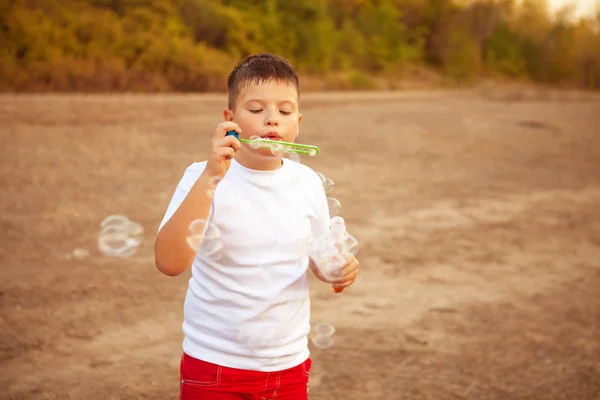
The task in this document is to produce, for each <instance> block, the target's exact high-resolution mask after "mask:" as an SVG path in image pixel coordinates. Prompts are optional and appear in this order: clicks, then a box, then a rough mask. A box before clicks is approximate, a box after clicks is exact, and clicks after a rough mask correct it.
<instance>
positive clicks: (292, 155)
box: [283, 151, 301, 164]
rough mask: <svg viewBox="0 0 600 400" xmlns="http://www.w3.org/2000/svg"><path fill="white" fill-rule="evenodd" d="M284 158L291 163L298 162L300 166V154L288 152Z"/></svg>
mask: <svg viewBox="0 0 600 400" xmlns="http://www.w3.org/2000/svg"><path fill="white" fill-rule="evenodd" d="M283 156H284V157H285V158H288V159H290V160H291V161H294V162H297V163H298V164H300V161H301V158H300V154H298V153H296V152H293V151H287V152H285V153H284V154H283Z"/></svg>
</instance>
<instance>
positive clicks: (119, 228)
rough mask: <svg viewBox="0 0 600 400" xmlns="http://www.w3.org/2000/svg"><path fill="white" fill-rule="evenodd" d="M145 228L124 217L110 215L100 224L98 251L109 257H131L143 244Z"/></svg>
mask: <svg viewBox="0 0 600 400" xmlns="http://www.w3.org/2000/svg"><path fill="white" fill-rule="evenodd" d="M143 235H144V228H143V227H142V225H140V224H138V223H137V222H133V221H130V220H129V219H128V218H127V217H125V216H123V215H110V216H108V217H106V218H105V219H104V220H103V221H102V222H101V223H100V234H99V235H98V249H99V250H100V252H101V253H102V254H104V255H105V256H108V257H130V256H132V255H133V254H135V252H136V251H137V249H138V247H139V245H140V244H141V242H142V239H143Z"/></svg>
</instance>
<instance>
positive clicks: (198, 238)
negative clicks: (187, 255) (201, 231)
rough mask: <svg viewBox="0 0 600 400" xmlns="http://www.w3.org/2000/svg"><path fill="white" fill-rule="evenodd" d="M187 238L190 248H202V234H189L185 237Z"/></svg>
mask: <svg viewBox="0 0 600 400" xmlns="http://www.w3.org/2000/svg"><path fill="white" fill-rule="evenodd" d="M185 240H186V242H187V244H188V246H189V247H190V249H192V250H194V251H195V252H198V249H199V248H200V243H202V235H189V236H188V237H186V238H185Z"/></svg>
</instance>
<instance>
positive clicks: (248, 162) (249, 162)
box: [235, 152, 283, 171]
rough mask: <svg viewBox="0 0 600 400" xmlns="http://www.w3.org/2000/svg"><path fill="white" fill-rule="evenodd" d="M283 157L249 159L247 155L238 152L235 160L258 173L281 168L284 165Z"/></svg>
mask: <svg viewBox="0 0 600 400" xmlns="http://www.w3.org/2000/svg"><path fill="white" fill-rule="evenodd" d="M281 158H282V157H269V158H259V157H248V156H247V155H246V154H243V153H241V152H238V153H237V154H236V155H235V160H236V161H237V162H238V163H239V164H240V165H242V166H243V167H246V168H248V169H255V170H258V171H274V170H276V169H279V168H281V166H282V165H283V160H282V159H281Z"/></svg>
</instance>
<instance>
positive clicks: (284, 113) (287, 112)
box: [279, 110, 292, 115]
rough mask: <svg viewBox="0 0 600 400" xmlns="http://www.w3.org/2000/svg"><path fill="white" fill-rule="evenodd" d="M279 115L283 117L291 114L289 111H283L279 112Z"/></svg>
mask: <svg viewBox="0 0 600 400" xmlns="http://www.w3.org/2000/svg"><path fill="white" fill-rule="evenodd" d="M279 112H280V113H282V114H283V115H290V114H291V113H292V112H291V111H283V110H279Z"/></svg>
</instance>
